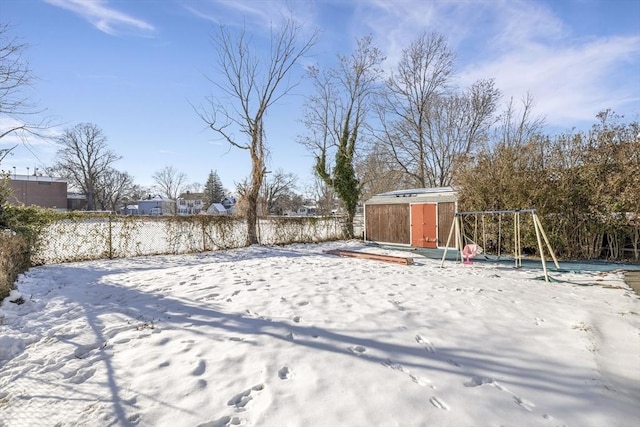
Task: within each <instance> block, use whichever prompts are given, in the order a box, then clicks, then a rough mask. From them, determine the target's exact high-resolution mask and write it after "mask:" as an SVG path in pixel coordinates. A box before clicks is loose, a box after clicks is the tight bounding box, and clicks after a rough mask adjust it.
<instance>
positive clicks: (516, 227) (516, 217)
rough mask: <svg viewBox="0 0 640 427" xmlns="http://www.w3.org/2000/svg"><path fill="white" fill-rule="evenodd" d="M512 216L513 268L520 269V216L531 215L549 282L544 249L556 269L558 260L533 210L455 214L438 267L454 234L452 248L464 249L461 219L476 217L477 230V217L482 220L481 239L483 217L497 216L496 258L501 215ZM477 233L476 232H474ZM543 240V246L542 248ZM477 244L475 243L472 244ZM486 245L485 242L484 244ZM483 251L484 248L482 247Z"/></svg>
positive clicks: (545, 275) (541, 259) (545, 274)
mask: <svg viewBox="0 0 640 427" xmlns="http://www.w3.org/2000/svg"><path fill="white" fill-rule="evenodd" d="M505 214H507V215H513V236H514V242H513V243H514V245H513V247H514V254H513V256H514V260H515V268H519V267H522V240H521V229H520V214H531V217H532V222H533V227H534V229H535V232H536V240H537V242H538V251H539V252H540V261H541V262H542V269H543V271H544V280H545V281H547V282H549V273H548V271H547V263H546V259H545V254H544V247H546V248H547V250H548V252H549V255H550V256H551V258H552V259H553V263H554V264H555V267H556V269H560V266H559V265H558V260H557V258H556V255H555V253H554V252H553V249H552V248H551V244H550V243H549V239H548V238H547V234H546V233H545V232H544V229H543V228H542V223H541V222H540V218H539V217H538V214H537V213H536V210H535V209H506V210H491V211H472V212H456V213H455V216H454V219H453V223H452V224H451V229H450V230H449V237H448V238H447V244H446V245H445V247H444V254H443V255H442V262H441V263H440V267H444V261H445V259H446V257H447V250H448V249H449V247H450V246H449V245H450V244H451V243H452V242H451V240H452V239H453V238H454V232H455V246H454V248H455V249H456V250H458V251H459V253H462V251H463V248H464V241H463V239H464V236H463V222H462V220H463V218H464V217H466V216H472V215H475V216H476V229H477V219H478V216H480V217H481V218H482V224H483V227H482V228H483V239H485V236H484V217H485V216H486V215H499V217H498V256H500V234H501V232H502V224H501V222H502V215H505ZM476 231H477V230H476ZM543 240H544V243H545V245H544V246H543ZM474 243H476V244H477V242H474ZM484 244H485V245H486V242H484ZM483 249H484V247H483ZM461 261H462V262H464V259H463V258H462V257H461Z"/></svg>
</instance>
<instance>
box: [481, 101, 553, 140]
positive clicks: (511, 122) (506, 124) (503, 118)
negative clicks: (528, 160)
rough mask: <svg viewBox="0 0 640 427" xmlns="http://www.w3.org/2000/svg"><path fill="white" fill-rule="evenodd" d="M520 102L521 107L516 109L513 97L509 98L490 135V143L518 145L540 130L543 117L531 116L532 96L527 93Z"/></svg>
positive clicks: (542, 125)
mask: <svg viewBox="0 0 640 427" xmlns="http://www.w3.org/2000/svg"><path fill="white" fill-rule="evenodd" d="M521 104H522V108H521V109H520V110H519V111H518V109H517V108H516V106H515V105H514V102H513V98H511V99H510V100H509V103H508V104H507V106H506V108H505V110H504V112H503V113H502V114H501V115H500V118H499V122H498V126H497V127H496V128H495V131H494V133H493V135H492V141H491V143H492V144H502V145H504V146H507V147H518V146H522V145H524V144H525V143H527V142H529V141H530V140H531V139H532V138H533V137H534V136H536V135H538V134H540V133H541V132H542V130H543V129H544V118H543V117H541V116H536V117H532V114H533V107H534V105H535V102H534V99H533V96H532V95H531V94H529V93H527V95H526V96H525V97H524V98H523V99H522V100H521Z"/></svg>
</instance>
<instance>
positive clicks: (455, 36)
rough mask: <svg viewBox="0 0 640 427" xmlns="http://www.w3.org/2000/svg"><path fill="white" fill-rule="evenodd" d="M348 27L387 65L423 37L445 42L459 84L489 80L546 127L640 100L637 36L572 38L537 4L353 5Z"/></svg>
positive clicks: (416, 0)
mask: <svg viewBox="0 0 640 427" xmlns="http://www.w3.org/2000/svg"><path fill="white" fill-rule="evenodd" d="M357 4H358V8H357V12H356V13H357V19H354V22H355V23H356V24H355V25H358V26H359V27H360V30H361V32H362V34H367V33H372V34H373V35H374V38H375V40H376V42H377V43H378V44H379V46H380V47H381V48H382V50H383V51H384V52H385V54H386V55H387V58H388V60H387V67H390V66H393V65H394V64H395V63H396V62H397V61H398V59H399V58H400V56H401V53H402V49H403V48H406V47H407V46H408V45H409V43H410V42H411V41H413V40H415V38H416V37H417V36H418V35H419V34H420V33H422V32H424V31H426V32H432V31H435V32H438V33H440V34H443V35H444V36H445V37H447V40H448V41H449V45H450V47H451V48H452V50H453V51H454V52H456V54H457V56H458V69H459V72H460V76H459V77H460V78H459V83H460V85H461V86H462V87H466V86H468V85H470V84H471V83H472V82H474V81H476V80H478V79H485V78H495V80H496V85H497V87H498V88H500V90H501V91H502V92H503V94H504V97H505V98H506V99H505V100H508V99H509V98H511V97H513V98H514V99H516V100H519V99H522V98H523V97H524V96H525V95H526V94H527V93H529V94H531V95H532V96H533V98H534V99H535V104H536V107H535V110H536V111H534V113H536V114H541V115H543V116H545V117H546V118H547V122H548V123H549V124H555V125H560V126H563V125H564V126H573V125H574V124H575V122H576V121H591V122H592V121H593V119H594V116H595V114H597V112H598V111H600V110H602V109H605V108H612V109H614V110H615V111H616V112H620V111H619V110H628V109H630V108H633V107H634V105H635V108H636V110H637V109H638V107H637V106H638V105H640V104H639V101H640V99H639V98H640V84H638V81H637V76H638V71H640V67H639V62H640V61H639V59H640V36H638V35H637V33H636V35H624V36H623V35H621V36H617V37H601V36H598V35H597V34H595V33H594V34H576V33H574V32H573V31H572V28H570V27H569V26H568V24H567V23H566V22H564V21H563V20H562V19H561V18H560V17H559V16H558V15H556V14H555V13H554V12H553V10H552V9H550V8H549V6H547V5H546V4H545V3H543V2H537V1H526V0H508V1H507V0H490V1H473V2H425V1H422V0H406V1H398V2H389V1H387V0H371V1H366V2H359V3H357Z"/></svg>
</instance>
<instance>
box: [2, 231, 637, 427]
mask: <svg viewBox="0 0 640 427" xmlns="http://www.w3.org/2000/svg"><path fill="white" fill-rule="evenodd" d="M331 248H348V249H362V250H367V251H372V252H377V253H389V254H393V252H389V251H382V250H380V249H375V248H369V247H364V246H363V245H362V244H361V243H358V242H335V243H326V244H319V245H294V246H288V247H284V248H268V247H250V248H245V249H239V250H233V251H222V252H213V253H207V254H198V255H184V256H157V257H146V258H129V259H116V260H104V261H93V262H83V263H72V264H63V265H50V266H43V267H37V268H32V269H31V270H29V271H28V272H27V273H26V274H25V275H23V276H22V277H21V278H20V279H19V282H18V291H14V292H13V293H12V295H11V296H10V297H9V298H7V299H6V300H5V301H4V302H3V304H2V306H1V307H0V426H7V427H9V426H21V427H22V426H39V425H43V426H109V425H118V426H126V425H139V426H167V427H176V426H201V427H204V426H207V427H214V426H215V427H223V426H233V425H243V426H267V427H270V426H274V427H280V426H296V427H297V426H358V427H359V426H362V427H367V426H455V427H458V426H561V425H568V426H580V427H585V426H597V427H601V426H638V425H640V335H639V331H640V299H639V298H638V297H637V296H636V295H635V294H634V293H633V292H631V291H630V290H629V289H628V288H627V287H626V286H625V285H624V282H623V280H622V274H621V273H615V272H613V273H607V274H595V273H552V275H553V276H554V278H556V279H560V280H562V281H561V282H554V283H551V284H550V283H545V282H544V281H541V280H536V279H534V278H535V277H539V276H541V271H539V270H535V271H533V270H522V269H521V270H514V269H511V268H498V267H496V266H492V265H488V264H484V263H483V264H474V265H472V266H465V265H462V264H455V263H447V264H446V265H445V268H444V269H441V268H440V267H439V262H438V261H435V260H430V259H426V258H421V257H419V256H416V258H415V260H416V264H415V265H411V266H406V265H396V264H388V263H382V262H379V261H370V260H361V259H353V258H340V257H336V256H333V255H328V254H324V253H323V250H326V249H331ZM398 255H402V256H407V253H406V252H403V253H400V254H398ZM20 297H22V298H23V299H24V300H25V303H24V304H21V305H18V304H15V303H11V302H9V300H12V301H15V300H16V299H18V298H20Z"/></svg>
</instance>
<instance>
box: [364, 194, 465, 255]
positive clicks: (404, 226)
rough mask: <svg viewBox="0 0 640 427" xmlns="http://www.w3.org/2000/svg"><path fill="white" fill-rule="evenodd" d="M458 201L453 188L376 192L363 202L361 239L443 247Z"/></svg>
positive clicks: (425, 246) (426, 246) (422, 246)
mask: <svg viewBox="0 0 640 427" xmlns="http://www.w3.org/2000/svg"><path fill="white" fill-rule="evenodd" d="M457 200H458V198H457V192H456V191H455V190H454V189H453V188H452V187H439V188H416V189H412V190H399V191H391V192H388V193H381V194H376V195H375V196H373V197H372V198H371V199H369V200H367V201H366V202H365V204H364V239H365V241H372V242H378V243H392V244H400V245H409V246H416V247H421V248H438V247H444V246H445V245H446V244H447V235H448V233H449V230H450V229H451V225H452V224H453V218H454V216H455V213H456V210H457Z"/></svg>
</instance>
